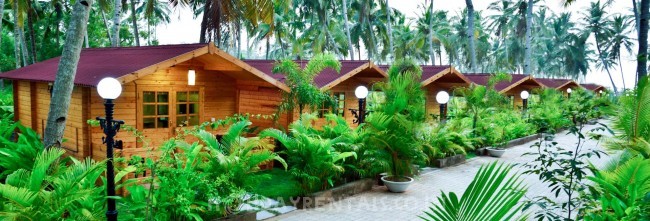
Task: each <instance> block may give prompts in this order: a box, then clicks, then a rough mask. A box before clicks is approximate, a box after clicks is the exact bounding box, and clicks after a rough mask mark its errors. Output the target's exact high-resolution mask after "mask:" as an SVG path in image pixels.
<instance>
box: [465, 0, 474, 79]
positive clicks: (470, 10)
mask: <svg viewBox="0 0 650 221" xmlns="http://www.w3.org/2000/svg"><path fill="white" fill-rule="evenodd" d="M465 3H466V4H467V40H468V41H469V50H470V69H471V70H472V72H473V73H476V43H475V42H474V4H472V0H465Z"/></svg>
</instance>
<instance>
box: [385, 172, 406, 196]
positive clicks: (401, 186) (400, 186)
mask: <svg viewBox="0 0 650 221" xmlns="http://www.w3.org/2000/svg"><path fill="white" fill-rule="evenodd" d="M389 177H390V176H385V177H382V178H381V181H382V182H384V185H386V187H388V191H391V192H393V193H403V192H405V191H406V189H407V188H408V187H409V185H411V183H413V178H411V177H405V178H407V179H408V181H406V182H395V181H390V180H386V178H389Z"/></svg>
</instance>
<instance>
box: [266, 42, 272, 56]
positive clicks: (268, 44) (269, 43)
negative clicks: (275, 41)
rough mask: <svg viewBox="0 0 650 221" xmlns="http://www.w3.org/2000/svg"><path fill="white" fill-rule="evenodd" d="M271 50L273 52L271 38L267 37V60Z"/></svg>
mask: <svg viewBox="0 0 650 221" xmlns="http://www.w3.org/2000/svg"><path fill="white" fill-rule="evenodd" d="M270 50H271V37H266V60H268V59H269V51H270Z"/></svg>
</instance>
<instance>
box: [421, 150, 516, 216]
mask: <svg viewBox="0 0 650 221" xmlns="http://www.w3.org/2000/svg"><path fill="white" fill-rule="evenodd" d="M511 170H512V166H510V165H504V164H501V163H498V162H494V163H490V164H487V165H482V166H481V168H480V169H479V171H478V173H477V174H476V176H474V179H473V180H472V182H471V183H470V184H469V186H468V187H467V189H466V190H465V192H464V193H463V195H462V196H461V198H460V199H459V198H458V196H457V195H456V194H455V193H454V192H450V193H449V194H445V193H444V192H443V193H442V196H440V197H438V204H433V203H432V204H433V206H431V207H429V210H428V211H425V212H424V213H425V216H420V218H422V219H423V220H432V221H433V220H437V221H455V220H467V221H482V220H513V219H517V220H526V219H527V218H526V216H525V215H524V216H522V217H519V218H515V217H516V215H517V213H519V212H520V210H522V209H523V208H524V204H523V203H520V200H521V199H522V198H523V196H524V195H525V194H526V191H527V190H528V188H527V187H526V186H525V185H524V184H523V179H522V178H521V174H511Z"/></svg>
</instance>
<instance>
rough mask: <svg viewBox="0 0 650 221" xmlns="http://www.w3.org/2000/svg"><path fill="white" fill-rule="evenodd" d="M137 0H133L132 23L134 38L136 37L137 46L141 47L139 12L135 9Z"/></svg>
mask: <svg viewBox="0 0 650 221" xmlns="http://www.w3.org/2000/svg"><path fill="white" fill-rule="evenodd" d="M135 4H136V2H135V0H131V4H130V6H131V24H132V25H133V36H134V37H133V38H135V46H138V47H140V31H138V14H137V13H136V10H135Z"/></svg>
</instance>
